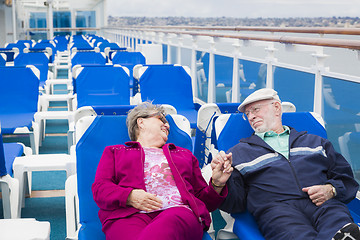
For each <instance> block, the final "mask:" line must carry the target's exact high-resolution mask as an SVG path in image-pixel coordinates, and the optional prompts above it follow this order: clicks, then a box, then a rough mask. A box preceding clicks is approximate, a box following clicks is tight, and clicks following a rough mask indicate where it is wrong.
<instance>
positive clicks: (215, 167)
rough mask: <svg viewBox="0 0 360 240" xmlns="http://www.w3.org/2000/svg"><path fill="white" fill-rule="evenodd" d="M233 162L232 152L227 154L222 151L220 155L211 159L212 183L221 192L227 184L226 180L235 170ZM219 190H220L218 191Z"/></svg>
mask: <svg viewBox="0 0 360 240" xmlns="http://www.w3.org/2000/svg"><path fill="white" fill-rule="evenodd" d="M231 164H232V153H228V154H226V153H225V152H224V151H220V152H219V153H218V155H217V156H216V157H215V158H214V159H213V160H212V161H211V168H212V171H213V172H212V185H213V187H214V189H215V190H216V191H217V192H218V193H219V192H221V190H222V188H223V187H224V186H225V184H226V181H227V180H228V179H229V177H230V175H231V173H232V171H233V170H234V169H233V167H232V166H231ZM218 190H219V191H218Z"/></svg>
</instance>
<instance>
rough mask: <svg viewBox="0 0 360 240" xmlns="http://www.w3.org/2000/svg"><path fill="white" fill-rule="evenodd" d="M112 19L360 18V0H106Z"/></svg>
mask: <svg viewBox="0 0 360 240" xmlns="http://www.w3.org/2000/svg"><path fill="white" fill-rule="evenodd" d="M107 2H108V4H107V6H108V7H107V12H108V13H109V15H111V16H134V17H169V16H170V17H174V16H177V17H180V16H183V17H236V18H246V17H247V18H259V17H262V18H268V17H277V18H288V17H333V16H335V17H357V16H358V17H360V0H107Z"/></svg>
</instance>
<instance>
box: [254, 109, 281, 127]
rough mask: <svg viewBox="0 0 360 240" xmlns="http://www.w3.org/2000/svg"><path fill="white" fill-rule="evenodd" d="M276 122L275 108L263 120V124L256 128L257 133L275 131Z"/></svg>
mask: <svg viewBox="0 0 360 240" xmlns="http://www.w3.org/2000/svg"><path fill="white" fill-rule="evenodd" d="M275 126H276V121H275V110H274V109H273V108H271V109H269V111H268V113H267V114H266V116H265V117H264V118H263V124H261V125H260V126H258V127H256V128H254V127H253V129H254V131H255V132H256V133H264V132H268V131H273V130H275Z"/></svg>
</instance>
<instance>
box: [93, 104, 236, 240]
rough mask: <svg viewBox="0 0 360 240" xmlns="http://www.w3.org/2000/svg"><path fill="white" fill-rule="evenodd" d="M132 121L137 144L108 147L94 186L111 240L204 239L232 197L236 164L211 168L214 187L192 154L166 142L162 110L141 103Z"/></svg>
mask: <svg viewBox="0 0 360 240" xmlns="http://www.w3.org/2000/svg"><path fill="white" fill-rule="evenodd" d="M126 123H127V127H128V132H129V136H130V139H131V140H132V142H127V143H125V145H114V146H108V147H106V148H105V150H104V153H103V155H102V157H101V159H100V162H99V165H98V168H97V171H96V176H95V182H94V183H93V186H92V191H93V196H94V199H95V202H96V203H97V205H98V206H99V208H100V210H99V218H100V221H101V223H102V226H103V232H104V233H105V235H106V239H107V240H115V239H126V240H132V239H134V240H135V239H136V240H140V239H146V240H162V239H164V240H165V239H166V240H169V239H177V240H200V239H202V235H203V231H204V230H205V231H206V230H207V229H208V228H209V225H210V222H211V218H210V214H209V211H214V210H215V209H216V208H218V206H219V205H220V204H221V203H222V201H223V200H224V198H225V197H226V195H227V187H226V181H227V180H228V178H229V177H230V175H231V172H232V170H233V168H232V167H231V162H230V160H227V159H225V160H224V161H222V162H217V163H215V162H214V163H212V164H211V168H212V170H213V172H212V178H211V180H210V184H209V185H208V184H207V183H206V182H205V180H204V179H203V177H202V175H201V171H200V168H199V163H198V161H197V159H196V158H195V157H194V156H193V155H192V153H191V151H189V150H187V149H184V148H181V147H178V146H175V145H174V144H171V143H166V141H167V139H168V134H169V128H170V127H169V123H168V122H167V120H166V118H165V113H164V110H163V108H162V107H161V106H158V105H153V104H152V103H150V102H145V103H142V104H139V105H138V106H137V107H135V108H134V109H133V110H132V111H131V112H129V114H128V116H127V120H126Z"/></svg>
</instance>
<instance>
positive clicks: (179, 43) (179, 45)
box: [176, 35, 184, 65]
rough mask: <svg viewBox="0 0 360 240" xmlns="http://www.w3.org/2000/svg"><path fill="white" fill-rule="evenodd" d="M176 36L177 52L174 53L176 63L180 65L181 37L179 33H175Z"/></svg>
mask: <svg viewBox="0 0 360 240" xmlns="http://www.w3.org/2000/svg"><path fill="white" fill-rule="evenodd" d="M177 36H178V38H177V40H178V46H177V53H176V63H177V64H180V65H181V48H182V46H183V40H184V39H183V37H182V36H181V35H177Z"/></svg>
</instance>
